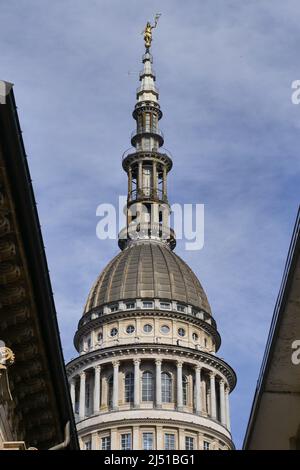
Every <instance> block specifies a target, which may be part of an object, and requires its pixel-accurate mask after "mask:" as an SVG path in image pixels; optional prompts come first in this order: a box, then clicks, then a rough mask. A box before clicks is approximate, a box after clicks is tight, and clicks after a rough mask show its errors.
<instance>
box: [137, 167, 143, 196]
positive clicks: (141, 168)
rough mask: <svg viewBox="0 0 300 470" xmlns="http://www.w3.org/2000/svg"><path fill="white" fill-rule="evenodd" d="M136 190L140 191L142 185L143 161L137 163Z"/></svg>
mask: <svg viewBox="0 0 300 470" xmlns="http://www.w3.org/2000/svg"><path fill="white" fill-rule="evenodd" d="M138 169H139V170H138V190H139V191H141V190H142V187H143V162H141V161H140V162H139V163H138Z"/></svg>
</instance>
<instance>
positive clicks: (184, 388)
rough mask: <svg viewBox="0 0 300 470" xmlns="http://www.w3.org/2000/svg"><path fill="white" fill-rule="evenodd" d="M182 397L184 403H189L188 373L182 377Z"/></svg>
mask: <svg viewBox="0 0 300 470" xmlns="http://www.w3.org/2000/svg"><path fill="white" fill-rule="evenodd" d="M182 398H183V404H184V405H187V402H188V378H187V376H186V375H184V376H183V377H182Z"/></svg>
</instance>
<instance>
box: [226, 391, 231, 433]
mask: <svg viewBox="0 0 300 470" xmlns="http://www.w3.org/2000/svg"><path fill="white" fill-rule="evenodd" d="M225 406H226V425H227V429H228V431H230V408H229V388H228V387H226V389H225Z"/></svg>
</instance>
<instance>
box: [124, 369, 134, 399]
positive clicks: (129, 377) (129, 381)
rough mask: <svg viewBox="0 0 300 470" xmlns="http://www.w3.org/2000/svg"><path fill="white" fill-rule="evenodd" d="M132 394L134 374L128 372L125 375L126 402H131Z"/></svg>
mask: <svg viewBox="0 0 300 470" xmlns="http://www.w3.org/2000/svg"><path fill="white" fill-rule="evenodd" d="M133 394H134V375H133V373H132V372H129V373H128V374H126V375H125V401H126V403H131V402H133Z"/></svg>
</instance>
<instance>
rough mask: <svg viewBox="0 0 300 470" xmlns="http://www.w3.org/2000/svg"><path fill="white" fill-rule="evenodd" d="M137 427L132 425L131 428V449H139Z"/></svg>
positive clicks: (138, 431)
mask: <svg viewBox="0 0 300 470" xmlns="http://www.w3.org/2000/svg"><path fill="white" fill-rule="evenodd" d="M139 433H140V430H139V427H138V426H133V430H132V450H140V442H139V440H140V439H139Z"/></svg>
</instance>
